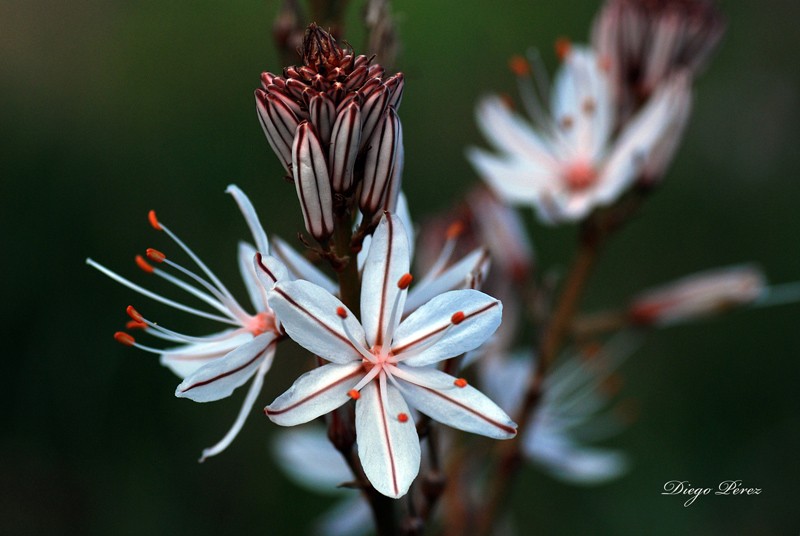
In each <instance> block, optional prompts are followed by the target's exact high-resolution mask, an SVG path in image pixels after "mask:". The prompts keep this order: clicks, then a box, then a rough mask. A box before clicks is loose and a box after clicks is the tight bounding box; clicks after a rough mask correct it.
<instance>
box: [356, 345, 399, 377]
mask: <svg viewBox="0 0 800 536" xmlns="http://www.w3.org/2000/svg"><path fill="white" fill-rule="evenodd" d="M369 353H371V354H372V355H373V356H375V362H374V363H372V362H371V361H369V360H368V359H366V358H365V359H362V360H361V363H362V364H363V366H364V370H365V371H366V372H369V371H370V370H372V369H373V368H374V367H379V369H383V367H384V366H385V365H396V364H397V358H396V357H395V356H394V354H393V353H392V351H391V350H389V351H388V352H384V351H383V347H382V346H381V345H375V346H373V347H372V348H370V350H369Z"/></svg>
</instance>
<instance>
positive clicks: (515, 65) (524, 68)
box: [508, 54, 531, 76]
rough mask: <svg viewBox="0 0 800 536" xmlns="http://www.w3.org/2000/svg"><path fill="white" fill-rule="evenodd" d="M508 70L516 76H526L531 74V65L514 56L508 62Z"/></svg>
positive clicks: (523, 59)
mask: <svg viewBox="0 0 800 536" xmlns="http://www.w3.org/2000/svg"><path fill="white" fill-rule="evenodd" d="M508 68H509V69H511V72H512V73H514V74H515V75H517V76H527V75H529V74H531V64H530V63H528V60H526V59H525V58H523V57H522V56H520V55H518V54H516V55H514V56H511V59H509V60H508Z"/></svg>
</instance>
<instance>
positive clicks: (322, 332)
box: [269, 281, 364, 364]
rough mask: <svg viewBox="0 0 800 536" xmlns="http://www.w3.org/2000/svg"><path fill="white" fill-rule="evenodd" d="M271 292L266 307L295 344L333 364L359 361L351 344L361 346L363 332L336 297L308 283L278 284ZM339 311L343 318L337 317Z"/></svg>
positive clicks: (353, 316) (359, 356) (359, 358)
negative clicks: (270, 308)
mask: <svg viewBox="0 0 800 536" xmlns="http://www.w3.org/2000/svg"><path fill="white" fill-rule="evenodd" d="M273 291H274V292H272V293H270V296H269V305H270V307H272V309H273V310H274V311H275V313H276V314H277V315H278V318H280V321H281V324H283V328H284V329H285V330H286V333H288V334H289V336H290V337H291V338H292V339H294V341H295V342H296V343H297V344H299V345H300V346H302V347H303V348H305V349H306V350H308V351H309V352H312V353H314V354H316V355H318V356H320V357H321V358H323V359H326V360H328V361H331V362H333V363H340V364H342V363H349V362H351V361H358V362H360V361H361V358H362V355H361V354H360V353H359V351H358V350H357V349H356V347H355V346H354V345H353V342H352V341H353V340H355V342H356V343H358V344H363V341H364V330H363V328H362V327H361V324H360V323H359V322H358V320H357V319H356V317H355V315H353V313H351V312H350V311H349V310H348V309H347V308H346V307H345V306H344V304H343V303H342V302H340V301H339V300H338V299H337V298H335V297H334V296H332V295H331V294H330V293H328V292H327V291H326V290H325V289H323V288H321V287H318V286H317V285H315V284H313V283H309V282H308V281H287V282H279V283H278V284H276V285H275V286H274V287H273ZM340 308H342V309H344V310H345V314H346V315H347V317H346V318H341V317H340V316H338V315H337V310H338V309H340ZM348 334H349V335H348Z"/></svg>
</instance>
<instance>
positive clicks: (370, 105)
mask: <svg viewBox="0 0 800 536" xmlns="http://www.w3.org/2000/svg"><path fill="white" fill-rule="evenodd" d="M388 105H389V91H388V89H387V88H386V86H379V87H378V89H376V90H375V91H373V92H372V93H371V94H370V95H369V96H368V97H367V98H366V99H365V101H364V105H363V106H362V107H361V121H362V123H361V147H362V148H363V147H365V146H366V144H367V142H371V141H372V140H371V137H372V133H373V132H374V131H375V128H376V127H377V125H378V124H379V123H380V122H381V120H382V118H383V116H384V113H385V112H386V107H387V106H388Z"/></svg>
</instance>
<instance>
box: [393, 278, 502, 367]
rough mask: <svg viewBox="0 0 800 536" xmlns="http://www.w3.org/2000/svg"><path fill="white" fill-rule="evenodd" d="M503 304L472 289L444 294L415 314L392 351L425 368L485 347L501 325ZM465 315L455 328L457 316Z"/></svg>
mask: <svg viewBox="0 0 800 536" xmlns="http://www.w3.org/2000/svg"><path fill="white" fill-rule="evenodd" d="M502 311H503V306H502V304H501V303H500V302H499V301H498V300H496V299H494V298H492V297H491V296H488V295H487V294H484V293H483V292H480V291H477V290H471V289H465V290H453V291H450V292H446V293H444V294H440V295H439V296H436V297H435V298H434V299H432V300H431V301H429V302H428V303H426V304H425V305H423V306H422V307H420V308H419V309H417V310H416V311H414V312H413V313H411V315H410V316H409V317H408V318H406V319H405V320H403V322H402V323H401V324H400V326H399V327H398V328H397V331H396V332H395V336H394V341H393V343H392V351H393V352H394V354H395V355H396V356H397V357H398V359H401V360H402V361H403V363H405V364H406V365H409V366H415V367H423V366H426V365H431V364H433V363H436V362H438V361H441V360H442V359H447V358H449V357H455V356H457V355H461V354H463V353H464V352H468V351H470V350H473V349H475V348H477V347H478V346H480V345H481V344H483V343H484V342H485V341H486V340H487V339H488V338H489V337H491V336H492V334H493V333H494V332H495V330H496V329H497V327H498V326H499V325H500V319H501V318H502V315H503V312H502ZM456 313H463V319H462V320H461V321H460V322H459V323H458V324H457V325H454V324H453V322H452V319H453V315H454V314H456Z"/></svg>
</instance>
